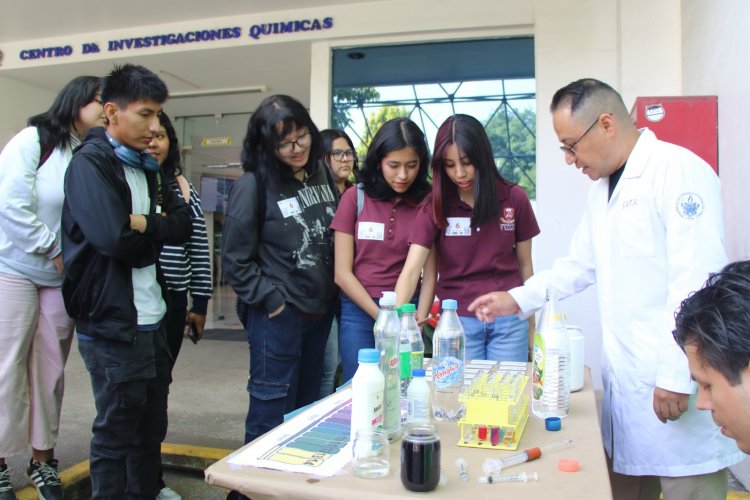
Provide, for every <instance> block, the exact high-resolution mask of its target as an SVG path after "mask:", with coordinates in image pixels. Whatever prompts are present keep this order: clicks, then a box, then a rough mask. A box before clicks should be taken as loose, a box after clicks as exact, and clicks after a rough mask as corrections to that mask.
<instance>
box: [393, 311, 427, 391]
mask: <svg viewBox="0 0 750 500" xmlns="http://www.w3.org/2000/svg"><path fill="white" fill-rule="evenodd" d="M399 363H400V365H401V398H402V399H406V391H407V389H408V388H409V383H410V382H411V377H412V372H413V371H414V370H418V369H420V368H422V365H423V363H424V341H423V340H422V332H421V331H420V330H419V325H418V324H417V318H416V308H415V306H414V304H404V305H402V306H401V339H400V343H399Z"/></svg>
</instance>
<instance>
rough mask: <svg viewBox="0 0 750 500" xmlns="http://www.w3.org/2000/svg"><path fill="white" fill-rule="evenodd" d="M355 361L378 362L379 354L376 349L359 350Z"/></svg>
mask: <svg viewBox="0 0 750 500" xmlns="http://www.w3.org/2000/svg"><path fill="white" fill-rule="evenodd" d="M357 361H359V362H360V363H378V362H380V352H379V351H378V350H377V349H360V350H359V355H358V356H357Z"/></svg>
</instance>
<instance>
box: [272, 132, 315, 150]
mask: <svg viewBox="0 0 750 500" xmlns="http://www.w3.org/2000/svg"><path fill="white" fill-rule="evenodd" d="M311 144H312V134H311V133H310V132H307V133H305V134H302V135H301V136H299V137H297V140H296V141H292V142H282V143H281V144H279V145H278V146H276V151H278V152H279V154H280V155H281V156H292V154H294V146H295V145H297V146H299V148H300V149H307V148H309V147H310V145H311Z"/></svg>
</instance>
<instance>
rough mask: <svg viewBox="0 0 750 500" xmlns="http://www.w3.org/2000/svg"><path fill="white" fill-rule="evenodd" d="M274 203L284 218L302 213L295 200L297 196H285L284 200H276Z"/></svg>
mask: <svg viewBox="0 0 750 500" xmlns="http://www.w3.org/2000/svg"><path fill="white" fill-rule="evenodd" d="M276 204H277V205H278V206H279V210H281V215H283V216H284V218H287V217H291V216H292V215H297V214H301V213H302V209H301V208H300V206H299V201H297V198H287V199H286V200H281V201H277V202H276Z"/></svg>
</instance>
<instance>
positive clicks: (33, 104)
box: [0, 76, 55, 147]
mask: <svg viewBox="0 0 750 500" xmlns="http://www.w3.org/2000/svg"><path fill="white" fill-rule="evenodd" d="M0 96H2V98H1V100H2V103H3V112H2V113H0V147H1V146H4V145H5V143H6V142H8V141H9V140H10V138H11V137H13V136H14V135H16V134H17V133H18V131H20V130H21V129H23V128H24V127H25V126H26V120H27V119H28V118H29V117H30V116H32V115H35V114H37V113H41V112H42V111H45V110H46V109H48V108H49V107H50V105H51V104H52V101H53V100H54V98H55V94H54V93H52V92H49V91H47V90H44V89H40V88H37V87H31V86H29V85H26V84H23V83H20V82H17V81H16V80H13V79H12V78H8V77H4V76H0ZM10 96H12V98H11V97H10Z"/></svg>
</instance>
